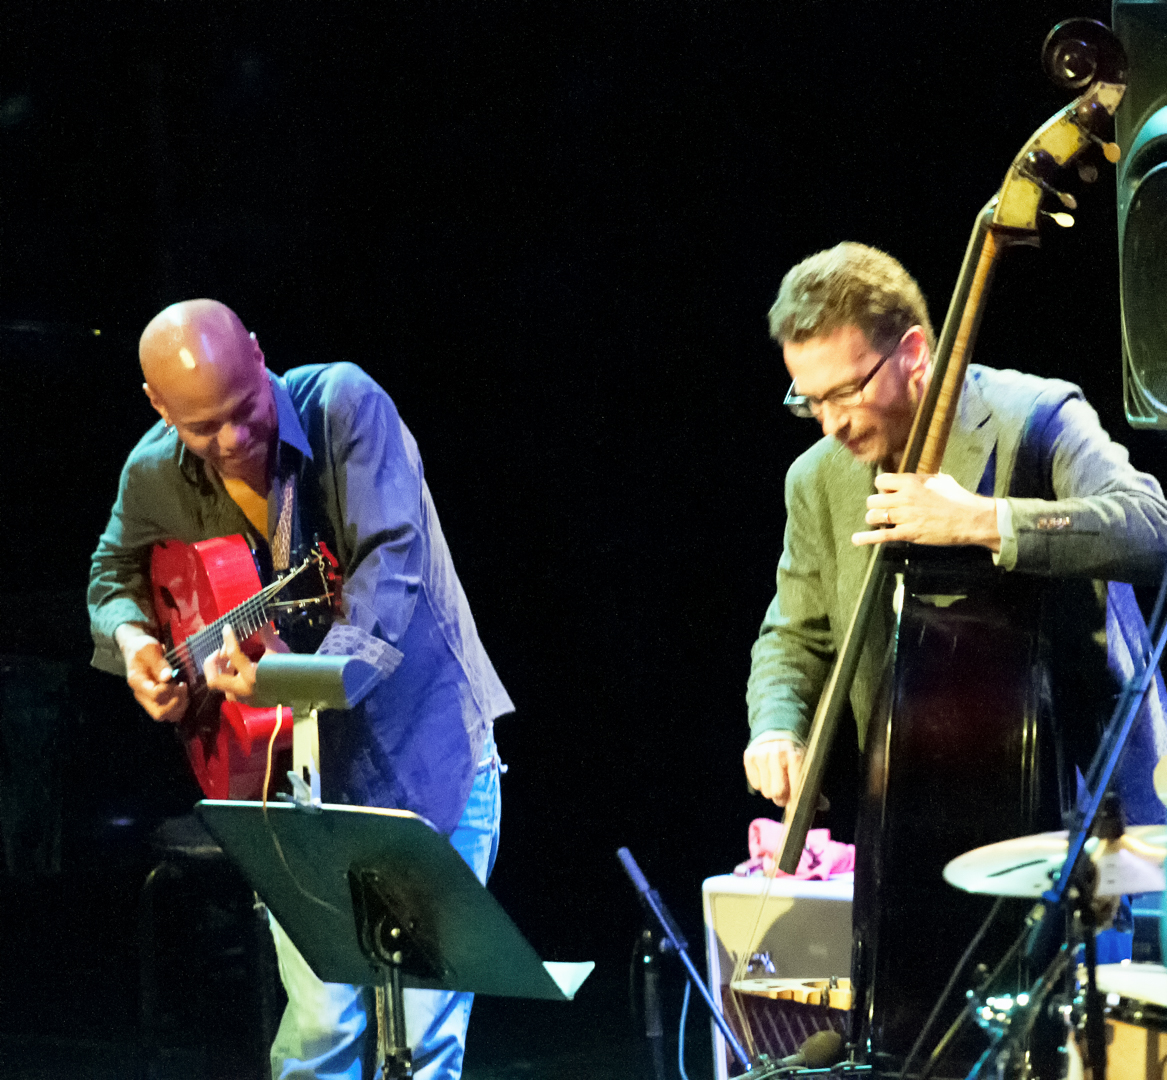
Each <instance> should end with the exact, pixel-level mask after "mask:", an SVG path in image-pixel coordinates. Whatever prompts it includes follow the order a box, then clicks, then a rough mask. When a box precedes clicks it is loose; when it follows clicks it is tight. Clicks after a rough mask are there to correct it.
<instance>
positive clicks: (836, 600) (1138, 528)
mask: <svg viewBox="0 0 1167 1080" xmlns="http://www.w3.org/2000/svg"><path fill="white" fill-rule="evenodd" d="M942 469H943V471H944V472H946V473H949V474H950V475H951V476H952V477H953V478H954V479H955V480H957V481H958V482H959V483H960V484H961V486H962V487H964V488H967V489H968V490H970V491H980V493H981V494H984V495H992V496H993V497H995V498H1005V499H1007V501H1008V504H1009V508H1010V510H1011V512H1012V520H1013V531H1014V535H1015V537H1016V558H1015V561H1014V560H1013V559H1011V558H1010V557H1009V555H1010V553H1009V552H1007V551H1003V555H1004V556H1005V557H1004V558H1003V559H1002V560H1001V564H1002V565H1003V566H1005V568H1006V569H1009V570H1012V571H1013V572H1025V573H1034V574H1041V575H1047V576H1053V577H1078V578H1109V579H1114V580H1120V581H1133V582H1140V581H1150V580H1154V579H1156V577H1157V575H1159V574H1160V573H1161V572H1162V569H1163V566H1164V563H1165V560H1167V502H1165V501H1164V498H1163V493H1162V490H1161V489H1160V487H1159V483H1158V481H1156V480H1155V479H1154V477H1151V476H1148V475H1147V474H1145V473H1141V472H1139V471H1137V470H1136V469H1134V468H1133V467H1132V466H1131V465H1130V462H1129V460H1128V456H1127V452H1126V450H1125V449H1124V448H1123V447H1121V446H1119V445H1118V444H1117V443H1115V442H1112V441H1111V439H1110V438H1109V436H1107V434H1106V432H1105V431H1103V430H1102V427H1101V425H1100V424H1099V422H1098V416H1097V414H1096V413H1095V412H1094V410H1093V409H1092V408H1091V407H1090V405H1088V404H1087V402H1086V401H1085V400H1084V398H1083V397H1082V392H1081V391H1080V390H1079V389H1078V388H1077V387H1076V386H1073V385H1072V384H1070V383H1067V382H1062V381H1060V380H1050V379H1039V378H1037V377H1036V376H1032V375H1024V374H1022V373H1020V372H1017V371H997V370H994V369H992V368H986V367H980V366H979V365H975V364H974V365H970V367H969V371H968V374H967V376H966V378H965V383H964V389H963V391H962V394H961V400H960V406H959V415H958V416H957V418H956V420H955V422H954V423H953V428H952V434H951V437H950V439H949V443H948V448H947V451H946V452H945V455H944V463H943V466H942ZM874 478H875V467H874V466H873V465H869V464H865V463H863V462H861V461H858V460H856V459H855V458H854V457H853V456H852V455H851V454H850V452H849V451H848V450H847V449H846V448H845V447H844V446H843V445H842V444H841V443H839V442H838V441H837V440H835V439H834V438H829V437H828V438H823V439H820V440H819V441H818V442H817V443H815V445H814V446H812V447H811V448H810V449H809V450H808V451H806V453H804V454H802V455H801V456H800V457H799V458H798V459H797V460H796V461H795V462H794V464H793V465H792V466H791V467H790V471H789V472H788V473H787V476H786V532H785V536H784V539H783V551H782V557H781V559H780V560H779V563H778V588H777V593H776V595H775V597H774V599H773V601H772V602H771V604H770V607H769V609H768V610H767V612H766V618H765V620H764V622H763V623H762V628H761V632H760V634H759V636H758V640H757V642H755V644H754V648H753V652H752V663H751V668H750V677H749V683H748V686H747V691H746V700H747V704H748V708H749V720H750V731H751V738H753V739H757V738H758V737H759V736H766V735H767V733H772V732H790V733H791V734H792V735H793V736H794V737H796V738H797V739H800V740H805V738H806V735H807V732H808V730H809V727H810V720H811V717H812V716H813V713H814V708H815V705H816V704H817V702H818V699H819V695H820V693H821V691H822V688H823V685H824V683H825V681H826V678H827V675H828V673H829V671H830V666H831V663H832V662H833V660H834V657H835V652H836V649H837V648H838V646H839V644H840V642H841V639H842V636H843V634H844V633H845V632H846V626H847V622H848V621H849V620H850V617H851V612H852V609H853V607H854V605H855V602H856V600H857V597H858V592H859V586H860V584H861V582H862V578H863V573H864V570H865V568H866V561H867V558H868V555H869V551H868V549H867V548H857V547H855V546H854V545H853V544H852V543H851V534H852V533H855V532H859V531H860V530H863V529H865V528H867V526H866V525H865V523H864V520H863V518H864V514H865V512H866V508H867V507H866V500H867V496H868V495H870V494H871V493H872V492H873V491H874V490H875V485H874ZM1010 564H1011V565H1010ZM874 621H875V625H874V627H873V629H872V631H871V633H870V634H869V637H868V642H867V645H866V647H865V649H864V652H863V655H862V657H861V659H860V662H859V668H858V671H857V673H856V677H855V682H854V684H853V685H852V689H851V706H852V710H853V712H854V714H855V720H856V723H857V725H858V728H859V735H860V742H861V743H862V741H863V735H864V732H865V731H866V727H867V722H868V719H869V718H870V715H871V709H872V705H873V701H874V698H875V694H876V692H877V691H878V688H879V681H880V678H881V676H882V666H883V659H884V654H885V647H886V642H887V634H888V631H889V630H890V615H887V616H886V618H884V619H883V621H882V622H881V621H880V619H879V618H877V619H876V620H874ZM768 737H773V736H772V735H769V736H768Z"/></svg>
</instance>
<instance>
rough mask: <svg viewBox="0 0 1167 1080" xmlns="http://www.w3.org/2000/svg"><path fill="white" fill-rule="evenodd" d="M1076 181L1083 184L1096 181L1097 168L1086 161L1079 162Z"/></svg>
mask: <svg viewBox="0 0 1167 1080" xmlns="http://www.w3.org/2000/svg"><path fill="white" fill-rule="evenodd" d="M1078 179H1079V180H1081V181H1082V183H1083V184H1093V183H1094V181H1096V180H1097V179H1098V166H1097V165H1091V164H1090V162H1088V161H1079V162H1078Z"/></svg>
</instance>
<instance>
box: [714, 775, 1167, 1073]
mask: <svg viewBox="0 0 1167 1080" xmlns="http://www.w3.org/2000/svg"><path fill="white" fill-rule="evenodd" d="M1164 762H1165V763H1167V758H1164ZM1159 771H1160V772H1162V773H1163V774H1164V775H1163V778H1164V780H1165V781H1167V764H1165V765H1164V766H1163V767H1162V768H1161V770H1159ZM1156 779H1159V777H1158V775H1157V777H1156ZM1164 794H1167V787H1165V790H1164ZM1070 839H1071V838H1070V834H1069V833H1068V832H1065V831H1062V832H1046V833H1039V834H1037V835H1035V836H1023V837H1018V838H1016V839H1012V840H1004V841H1001V842H999V843H995V844H989V845H986V846H984V847H979V848H975V849H973V850H972V851H968V852H965V853H964V854H963V855H960V856H958V857H957V858H955V859H953V860H952V861H951V862H950V863H948V865H947V866H946V867H945V870H944V878H945V880H946V881H947V882H948V883H949V884H950V885H952V886H954V887H955V888H958V889H962V890H964V891H965V892H970V893H977V894H980V895H987V896H996V897H1014V898H1021V899H1032V900H1034V901H1040V900H1041V899H1042V898H1043V897H1045V896H1046V895H1047V894H1048V892H1049V890H1050V888H1051V885H1053V883H1054V882H1055V881H1056V880H1057V879H1058V878H1059V876H1060V874H1061V871H1062V868H1063V866H1064V864H1065V862H1066V858H1067V854H1068V852H1069V849H1070ZM1083 855H1084V861H1085V862H1086V863H1088V864H1089V866H1090V867H1092V868H1093V870H1092V872H1089V878H1090V881H1091V882H1092V885H1091V891H1092V903H1093V904H1094V906H1095V909H1096V911H1097V912H1098V913H1099V916H1100V925H1104V924H1105V920H1106V918H1107V915H1108V914H1109V913H1112V912H1113V910H1114V908H1115V907H1116V906H1117V899H1118V898H1119V897H1121V896H1126V895H1131V894H1139V893H1148V892H1161V891H1163V889H1164V887H1165V874H1164V859H1165V857H1167V825H1144V826H1134V827H1131V828H1127V829H1125V830H1123V831H1122V832H1120V833H1119V834H1118V835H1116V836H1110V837H1109V838H1105V839H1104V838H1099V837H1097V836H1092V837H1090V838H1089V839H1088V840H1086V842H1085V844H1084V847H1083ZM1064 951H1065V950H1063V952H1064ZM1091 951H1092V950H1091ZM1067 967H1068V964H1067V965H1063V966H1062V967H1061V968H1060V969H1059V970H1063V971H1064V970H1066V968H1067ZM1091 979H1093V980H1094V986H1095V987H1096V988H1097V992H1098V995H1099V1002H1100V1005H1101V1008H1102V1010H1103V1014H1104V1024H1105V1029H1104V1032H1105V1041H1106V1051H1105V1054H1106V1066H1105V1068H1106V1073H1107V1075H1109V1076H1110V1077H1111V1078H1112V1080H1162V1077H1163V1075H1164V1068H1165V1066H1167V967H1164V966H1163V965H1160V964H1149V963H1131V962H1129V961H1124V962H1122V963H1117V964H1099V965H1097V967H1096V969H1095V971H1094V972H1093V973H1089V972H1087V970H1086V969H1085V967H1079V968H1078V970H1077V972H1076V974H1075V975H1074V976H1073V977H1072V978H1071V979H1070V980H1069V982H1070V984H1071V986H1076V987H1079V988H1080V989H1078V990H1076V991H1074V990H1071V992H1070V994H1069V995H1063V997H1062V998H1061V999H1060V1005H1059V1009H1060V1012H1061V1013H1062V1016H1063V1017H1064V1021H1065V1022H1066V1023H1067V1025H1068V1030H1069V1037H1068V1038H1067V1039H1066V1041H1065V1043H1064V1047H1063V1054H1064V1056H1063V1059H1062V1060H1063V1062H1064V1065H1063V1066H1062V1067H1061V1070H1060V1075H1062V1076H1065V1077H1067V1080H1087V1078H1091V1077H1092V1076H1093V1077H1095V1078H1096V1077H1097V1076H1098V1074H1099V1073H1100V1072H1101V1071H1102V1070H1099V1069H1095V1070H1093V1072H1092V1071H1091V1069H1090V1068H1089V1067H1088V1066H1085V1065H1083V1056H1082V1053H1080V1051H1079V1042H1080V1041H1082V1042H1084V1039H1085V1036H1084V1035H1083V1034H1080V1031H1083V1030H1084V1029H1085V1026H1086V1023H1085V1022H1086V987H1087V985H1088V984H1089V982H1090V980H1091ZM733 989H734V990H736V991H738V992H739V993H744V994H748V995H751V996H752V997H755V998H769V999H771V1000H778V1001H784V1002H787V1003H793V1004H794V1006H795V1012H797V1006H808V1007H810V1008H808V1009H807V1010H806V1013H807V1017H808V1018H811V1017H812V1015H822V1010H824V1009H829V1010H831V1013H832V1014H833V1015H834V1017H835V1018H836V1019H835V1022H834V1023H833V1024H823V1023H822V1022H821V1021H819V1022H818V1023H817V1024H814V1023H812V1024H811V1027H810V1031H811V1036H810V1038H808V1039H807V1040H806V1041H805V1043H804V1044H803V1045H804V1047H805V1049H806V1052H805V1053H804V1054H803V1055H802V1057H803V1058H804V1060H802V1061H798V1062H797V1063H796V1062H795V1061H794V1060H793V1058H794V1057H795V1056H797V1055H792V1057H791V1058H790V1059H787V1061H789V1064H788V1065H786V1066H785V1067H779V1068H777V1069H775V1070H774V1071H773V1072H772V1073H770V1072H767V1073H765V1074H764V1075H766V1076H767V1077H768V1076H770V1075H774V1076H780V1075H782V1076H790V1075H791V1074H793V1073H797V1072H799V1071H800V1070H799V1069H798V1068H796V1065H798V1066H802V1067H803V1069H805V1068H811V1069H814V1067H815V1066H816V1065H817V1066H818V1067H819V1069H822V1070H823V1071H827V1070H826V1068H825V1067H826V1066H828V1065H830V1064H831V1062H829V1061H826V1060H824V1061H822V1062H821V1063H820V1062H818V1061H815V1060H814V1058H815V1054H816V1053H818V1054H823V1053H830V1052H832V1051H833V1050H836V1049H838V1047H837V1046H836V1045H835V1044H834V1043H831V1044H830V1045H828V1041H827V1039H826V1038H825V1034H826V1032H828V1031H830V1030H831V1028H834V1029H835V1030H839V1031H841V1030H843V1028H844V1026H845V1019H846V1014H847V1013H848V1012H849V1010H850V1009H851V987H850V983H849V981H848V980H846V979H830V980H825V979H784V978H773V977H754V978H746V979H742V980H739V981H737V982H735V983H734V984H733ZM1027 999H1028V995H1026V994H1025V993H1018V994H1016V995H1001V996H996V997H984V998H983V999H980V998H978V999H975V1000H974V1002H973V1003H974V1005H975V1010H974V1011H975V1017H974V1019H975V1020H976V1021H977V1022H978V1023H979V1024H980V1025H981V1026H982V1027H983V1028H985V1029H986V1030H988V1031H989V1032H990V1033H992V1032H994V1031H997V1032H1000V1030H1002V1029H1003V1028H1007V1027H1008V1024H1009V1022H1010V1020H1011V1019H1012V1018H1013V1017H1012V1014H1013V1013H1014V1012H1015V1010H1017V1009H1023V1008H1025V1007H1026V1006H1027V1005H1028V1000H1027ZM970 1000H972V997H971V992H970ZM812 1010H815V1013H813V1014H812ZM816 1027H817V1028H818V1031H817V1034H816V1033H815V1031H816ZM838 1056H839V1057H841V1056H842V1054H841V1053H840V1054H839V1055H838ZM1088 1058H1089V1056H1088V1055H1087V1059H1088ZM840 1068H844V1069H845V1068H846V1067H845V1066H835V1071H838V1070H839V1069H840ZM851 1070H854V1066H853V1065H852V1066H851ZM993 1073H994V1074H996V1073H997V1070H996V1069H994V1070H993Z"/></svg>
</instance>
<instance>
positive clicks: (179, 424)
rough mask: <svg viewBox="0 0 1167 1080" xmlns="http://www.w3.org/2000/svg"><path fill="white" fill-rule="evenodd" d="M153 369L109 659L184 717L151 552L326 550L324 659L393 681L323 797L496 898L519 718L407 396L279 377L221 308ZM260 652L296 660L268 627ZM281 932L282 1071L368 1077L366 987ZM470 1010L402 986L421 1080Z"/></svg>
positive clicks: (333, 746) (237, 658)
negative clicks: (210, 542) (394, 829)
mask: <svg viewBox="0 0 1167 1080" xmlns="http://www.w3.org/2000/svg"><path fill="white" fill-rule="evenodd" d="M139 356H140V359H141V365H142V372H143V375H144V376H145V380H146V381H145V386H144V389H145V392H146V395H147V397H148V398H149V399H150V403H151V405H153V407H154V408H155V409H156V410H157V412H158V414H159V416H160V418H161V419H160V420H159V422H158V423H156V424H155V425H154V426H153V427H152V428H151V429H150V430H149V431H148V432H146V434H145V435H144V436H143V437H142V439H141V441H140V442H139V443H138V445H137V446H136V447H135V448H134V450H133V451H132V452H131V453H130V456H129V459H128V460H127V462H126V464H125V467H124V468H123V470H122V476H121V482H120V485H119V490H118V496H117V501H116V502H115V503H114V507H113V511H112V514H111V516H110V521H109V524H108V526H107V527H106V530H105V532H104V533H103V534H102V537H101V540H100V541H99V543H98V547H97V551H96V552H95V553H94V556H93V564H92V569H91V574H90V585H89V610H90V621H91V625H92V630H93V637H94V642H95V649H94V657H93V663H94V665H95V666H97V667H99V668H102V669H103V670H106V671H110V672H113V673H115V674H118V675H123V676H125V678H126V680H127V682H128V683H129V685H130V688H131V690H132V691H133V693H134V697H135V698H136V699H137V701H138V702H139V703H140V704H141V705H142V707H143V708H144V709H145V710H146V712H147V713H148V714H149V715H150V716H151V717H152V718H154V719H155V720H158V721H164V722H165V721H176V720H178V719H180V718H181V717H182V715H183V713H184V711H185V709H186V705H187V691H186V687H185V685H183V684H182V683H181V682H179V681H178V680H177V679H176V677H175V676H174V674H173V673H172V672H171V670H170V668H169V666H168V665H167V664H166V663H165V660H164V649H163V645H162V643H161V641H160V640H159V637H160V634H159V630H158V625H157V622H156V620H155V617H154V611H153V609H152V606H151V601H150V588H149V577H148V574H149V558H150V550H151V548H152V546H153V545H154V544H156V543H159V542H161V541H164V540H180V541H182V542H184V543H192V542H194V541H197V540H205V539H209V538H211V537H215V536H228V535H232V534H242V535H243V536H244V537H246V539H247V540H248V542H249V543H250V544H251V546H252V547H253V549H254V550H255V551H256V552H257V555H258V556H259V557H260V558H259V561H260V562H261V563H265V562H267V561H269V560H270V562H271V563H272V564H273V565H274V566H275V567H276V568H277V569H279V568H280V567H281V566H286V565H288V562H289V559H291V561H293V562H294V561H295V558H294V556H295V554H296V552H297V551H298V550H301V549H303V547H304V542H305V540H308V541H309V542H310V541H311V539H312V538H314V537H319V538H320V539H321V540H323V541H324V542H325V543H327V544H328V546H329V547H330V548H331V550H332V551H333V552H334V553H335V554H336V556H337V558H338V560H339V561H340V565H341V570H342V572H343V575H344V588H343V597H342V601H343V603H342V608H343V616H342V618H341V619H339V620H338V625H336V626H334V627H333V628H332V630H330V631H329V634H328V636H327V637H326V638H325V642H324V645H322V646H321V648H322V649H325V650H327V651H331V652H340V651H351V649H352V648H354V647H359V648H361V649H362V655H366V656H367V655H372V656H375V657H376V658H377V663H378V667H379V668H380V669H381V671H382V674H383V678H382V680H381V681H380V682H379V683H378V684H377V686H376V687H375V688H374V689H373V691H372V692H371V693H370V694H369V696H368V697H367V698H366V699H365V701H364V702H362V703H361V705H360V706H359V707H358V708H357V709H354V710H351V711H348V712H344V713H331V714H325V716H324V717H322V719H321V724H320V744H321V745H320V752H321V788H322V795H323V797H324V799H325V801H326V802H335V803H349V804H353V805H363V806H380V807H390V808H398V809H405V810H412V811H414V812H415V813H418V814H421V815H422V816H423V817H425V818H427V819H428V820H430V821H431V822H433V823H434V824H435V825H436V826H437V827H438V828H439V829H440V830H442V831H443V832H445V833H447V834H448V835H449V837H450V840H451V843H453V845H454V846H455V848H457V850H458V851H459V853H460V854H461V855H462V856H463V858H464V859H465V860H466V862H467V863H468V864H469V865H470V866H471V868H472V869H473V870H474V871H475V873H476V874H477V875H478V877H479V878H480V880H482V881H483V882H485V880H486V878H487V876H488V875H489V873H490V868H491V866H492V865H493V861H494V854H495V851H496V850H497V841H498V823H499V792H498V772H499V769H498V758H497V754H496V751H495V747H494V738H493V722H494V720H495V718H496V717H498V716H500V715H503V714H504V713H508V712H511V711H512V710H513V706H512V704H511V701H510V698H509V697H508V696H507V693H506V691H505V690H504V689H503V686H502V683H501V682H500V681H499V679H498V676H497V674H496V673H495V670H494V667H493V666H492V664H491V662H490V659H489V657H488V656H487V655H486V651H485V649H484V648H483V647H482V644H481V642H480V641H479V638H478V632H477V629H476V627H475V624H474V619H473V617H472V616H471V614H470V608H469V605H468V603H467V601H466V596H465V594H464V592H463V591H462V587H461V584H460V583H459V581H458V577H457V574H456V573H455V572H454V567H453V563H452V562H451V560H450V553H449V550H448V548H447V546H446V542H445V539H444V537H443V535H442V530H441V526H440V524H439V522H438V517H437V512H436V510H435V509H434V505H433V501H432V499H431V497H430V493H429V489H428V487H427V486H426V483H425V479H424V475H423V471H422V464H421V459H420V457H419V455H418V450H417V444H416V443H415V442H414V439H413V436H412V435H411V434H410V432H409V429H408V428H407V427H406V426H405V424H404V423H403V422H402V421H401V419H400V418H399V417H398V415H397V411H396V409H395V407H394V405H393V402H392V401H391V400H390V399H389V397H388V395H387V394H386V393H385V392H384V390H382V389H381V388H380V387H379V386H378V385H377V384H376V383H375V382H373V380H372V379H370V378H369V377H368V376H367V375H366V374H365V373H364V372H362V371H361V370H360V369H359V368H357V367H355V366H354V365H352V364H323V365H311V366H307V367H301V368H294V369H292V370H290V371H288V372H286V373H285V374H284V375H283V376H282V377H279V376H276V375H274V374H272V373H271V372H269V371H268V370H267V367H266V363H265V359H264V354H263V351H262V350H261V349H260V347H259V343H258V341H257V340H256V338H255V335H254V334H249V333H248V332H247V330H246V328H245V327H244V326H243V323H242V322H240V320H239V318H238V316H236V315H235V313H234V312H233V311H231V310H230V309H229V308H227V307H226V306H225V305H223V304H220V303H218V302H216V301H213V300H189V301H185V302H183V303H180V304H174V305H172V306H171V307H168V308H166V309H165V310H163V311H162V312H160V313H159V314H158V315H157V316H155V318H154V319H152V320H151V322H150V323H149V325H148V326H147V327H146V329H145V331H144V332H143V334H142V338H141V342H140V347H139ZM224 637H225V639H226V640H225V644H224V648H223V650H221V651H220V653H219V654H217V655H216V656H215V657H212V659H211V660H210V661H208V665H207V671H206V674H207V678H208V684H209V685H210V686H211V687H212V688H213V689H217V690H220V691H223V692H224V693H227V694H229V695H231V696H233V697H236V698H238V699H241V700H246V698H247V696H248V694H249V693H250V692H251V690H252V689H253V688H254V665H253V664H252V663H251V661H250V660H249V659H248V658H247V656H245V655H244V654H243V652H242V651H241V650H240V649H239V648H238V643H237V642H236V641H235V640H234V637H233V635H231V634H230V633H227V634H225V635H224ZM265 643H266V645H267V647H268V648H269V649H282V648H286V646H284V645H283V643H282V642H280V641H279V639H278V637H276V636H275V634H274V632H272V631H268V632H267V635H266V638H265ZM354 643H355V644H354ZM272 932H273V935H274V936H275V940H276V948H277V952H278V954H279V959H280V975H281V978H282V979H283V981H284V985H285V988H286V989H287V991H288V1007H287V1010H286V1012H285V1014H284V1017H283V1020H282V1022H281V1024H280V1029H279V1033H278V1034H277V1037H276V1041H275V1044H274V1045H273V1047H272V1075H273V1077H277V1078H279V1077H291V1076H295V1077H345V1078H348V1080H359V1078H361V1077H371V1076H372V1075H373V1073H372V1069H373V1065H374V1061H375V1055H376V1036H377V1030H376V1020H375V1013H374V1012H373V997H372V992H371V991H370V990H368V989H367V988H363V987H356V986H344V985H338V984H332V983H322V982H320V981H319V980H318V979H316V977H315V975H314V974H313V973H312V972H311V970H310V969H309V968H308V966H307V964H305V962H304V960H303V958H302V957H301V956H300V955H299V953H298V952H297V951H296V949H295V947H294V946H293V945H292V944H291V942H290V941H289V940H288V939H287V937H286V936H285V935H284V934H283V932H282V930H281V929H280V927H279V926H278V925H277V924H275V923H274V922H273V925H272ZM471 1000H472V995H468V994H442V993H437V992H431V991H406V1025H407V1027H406V1030H407V1033H408V1035H409V1037H410V1041H411V1042H412V1044H413V1051H414V1075H415V1076H418V1077H422V1078H423V1080H438V1078H444V1077H458V1076H459V1075H460V1074H461V1069H462V1055H463V1048H464V1046H465V1034H466V1023H467V1021H468V1019H469V1014H470V1004H471Z"/></svg>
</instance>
